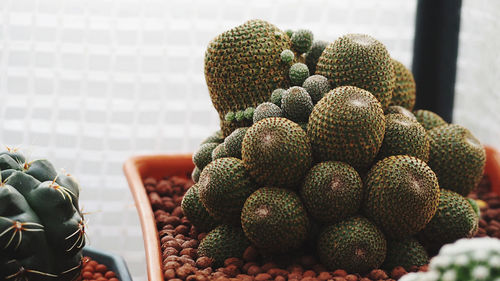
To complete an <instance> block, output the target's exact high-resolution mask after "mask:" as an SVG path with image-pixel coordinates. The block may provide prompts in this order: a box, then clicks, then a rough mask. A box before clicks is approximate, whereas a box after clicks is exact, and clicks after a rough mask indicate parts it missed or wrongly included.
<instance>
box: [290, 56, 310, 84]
mask: <svg viewBox="0 0 500 281" xmlns="http://www.w3.org/2000/svg"><path fill="white" fill-rule="evenodd" d="M289 76H290V82H291V83H292V85H293V86H301V85H302V83H304V81H305V80H306V79H307V77H309V69H308V68H307V65H305V64H303V63H301V62H298V63H294V64H293V65H292V66H291V67H290V72H289Z"/></svg>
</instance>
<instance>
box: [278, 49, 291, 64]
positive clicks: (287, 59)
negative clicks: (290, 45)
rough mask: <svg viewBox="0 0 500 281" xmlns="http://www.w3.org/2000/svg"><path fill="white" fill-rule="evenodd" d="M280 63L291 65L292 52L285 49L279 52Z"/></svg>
mask: <svg viewBox="0 0 500 281" xmlns="http://www.w3.org/2000/svg"><path fill="white" fill-rule="evenodd" d="M280 57H281V61H282V62H284V63H291V62H292V61H293V59H294V57H295V56H294V54H293V52H292V51H290V50H288V49H286V50H283V52H281V55H280Z"/></svg>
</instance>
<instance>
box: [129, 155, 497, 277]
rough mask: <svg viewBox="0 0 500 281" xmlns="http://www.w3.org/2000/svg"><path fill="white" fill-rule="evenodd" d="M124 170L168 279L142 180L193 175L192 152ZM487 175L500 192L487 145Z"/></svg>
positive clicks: (155, 268) (137, 160) (135, 161)
mask: <svg viewBox="0 0 500 281" xmlns="http://www.w3.org/2000/svg"><path fill="white" fill-rule="evenodd" d="M123 169H124V172H125V176H126V177H127V180H128V183H129V186H130V190H131V192H132V195H133V196H134V200H135V204H136V208H137V212H138V213H139V218H140V221H141V225H142V233H143V237H144V246H145V250H146V262H147V271H148V277H149V280H150V281H162V280H164V278H163V270H162V257H161V248H160V242H159V239H158V231H157V229H156V222H155V220H154V215H153V210H152V208H151V205H150V203H149V198H148V195H147V193H146V189H145V188H144V185H143V182H142V181H143V179H145V178H147V177H154V178H157V179H160V178H163V177H166V176H186V177H190V175H191V171H192V170H193V169H194V164H193V162H192V160H191V155H152V156H137V157H133V158H130V159H129V160H127V161H126V162H125V164H124V166H123ZM485 174H486V175H488V176H489V178H490V180H491V184H492V189H493V191H495V192H496V193H497V194H500V153H499V152H498V151H496V150H495V149H494V148H492V147H488V146H486V168H485Z"/></svg>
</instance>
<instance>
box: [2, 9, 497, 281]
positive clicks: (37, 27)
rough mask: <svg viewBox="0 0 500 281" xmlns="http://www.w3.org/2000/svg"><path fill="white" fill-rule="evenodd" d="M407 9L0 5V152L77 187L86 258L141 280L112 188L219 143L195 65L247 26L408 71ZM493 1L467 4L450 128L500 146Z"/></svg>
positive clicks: (128, 220) (410, 13)
mask: <svg viewBox="0 0 500 281" xmlns="http://www.w3.org/2000/svg"><path fill="white" fill-rule="evenodd" d="M415 8H416V1H415V0H412V1H400V0H389V1H387V0H385V1H381V0H379V1H371V0H370V1H368V0H366V1H326V0H325V1H319V0H314V1H285V0H280V1H264V0H262V1H252V2H251V3H250V1H242V0H239V1H229V0H228V1H201V0H199V1H163V0H162V1H140V0H128V1H124V0H115V1H105V0H85V1H84V0H78V1H77V0H2V1H0V144H5V145H12V146H20V147H21V149H22V150H23V151H25V152H26V153H27V154H28V155H30V156H31V157H32V158H38V157H46V158H48V159H50V160H52V162H53V163H54V164H55V165H56V166H57V167H60V168H65V169H66V170H67V171H68V172H70V173H72V174H73V175H75V176H76V177H77V178H78V179H79V180H80V183H81V185H82V187H83V191H82V194H81V205H82V206H84V208H85V211H86V212H91V213H92V214H90V215H88V218H89V229H88V234H89V237H90V244H91V245H92V246H94V247H97V248H100V249H105V250H109V251H112V252H115V253H118V254H120V255H122V256H123V257H125V259H126V261H127V263H128V266H129V269H130V271H131V273H132V275H133V277H134V280H139V281H140V280H146V269H145V259H144V252H143V242H142V234H141V230H140V224H139V220H138V217H137V214H136V212H135V207H134V203H133V200H132V197H131V195H130V193H129V191H128V186H127V183H126V180H125V178H124V176H123V174H122V170H121V169H122V168H121V166H122V164H123V162H124V161H125V160H126V159H127V158H128V157H130V156H133V155H138V154H153V153H156V154H158V153H181V152H192V151H194V150H195V149H196V147H197V145H198V143H199V142H200V141H201V140H202V139H203V138H204V137H205V136H207V135H209V134H210V133H211V132H213V131H215V130H217V127H218V118H217V114H216V112H215V110H214V109H213V107H212V104H211V101H210V98H209V95H208V92H207V88H206V85H205V79H204V75H203V55H204V51H205V48H206V46H207V44H208V42H209V41H210V40H211V39H212V38H213V37H215V36H216V35H217V34H219V33H221V32H223V31H225V30H227V29H229V28H231V27H233V26H236V25H239V24H241V23H243V22H244V21H245V20H248V19H252V18H262V19H265V20H268V21H270V22H272V23H274V24H276V25H277V26H278V27H280V28H282V29H287V28H292V29H297V28H307V29H310V30H312V31H313V32H314V34H315V36H316V38H318V39H322V40H327V41H333V40H334V39H335V38H337V37H338V36H339V35H342V34H345V33H351V32H359V33H367V34H371V35H372V36H374V37H376V38H377V39H379V40H380V41H382V42H383V43H384V44H386V46H387V48H388V50H389V52H390V53H391V55H392V56H393V57H394V58H396V59H399V60H400V61H402V62H403V63H404V64H405V65H407V66H411V58H412V44H413V33H414V20H415ZM499 11H500V6H499V2H498V1H494V0H490V1H486V0H483V1H472V0H466V1H464V8H463V13H462V20H463V25H462V30H463V32H462V33H461V38H460V42H461V46H460V50H459V56H460V58H459V63H458V76H457V93H456V103H455V117H456V119H455V121H456V122H457V123H460V124H463V125H465V126H467V127H468V128H470V129H471V130H472V131H473V132H474V133H475V134H476V136H478V137H479V139H480V140H482V141H483V142H484V143H489V144H493V145H495V146H497V147H499V146H500V142H499V141H498V140H499V139H500V135H499V132H500V117H499V113H498V112H497V110H498V106H499V105H500V93H499V90H498V89H499V87H500V82H499V81H498V80H499V79H498V78H500V71H499V65H500V61H499V56H498V55H497V52H498V50H500V46H499V44H500V37H499V36H498V30H499V20H498V17H497V16H498V12H499Z"/></svg>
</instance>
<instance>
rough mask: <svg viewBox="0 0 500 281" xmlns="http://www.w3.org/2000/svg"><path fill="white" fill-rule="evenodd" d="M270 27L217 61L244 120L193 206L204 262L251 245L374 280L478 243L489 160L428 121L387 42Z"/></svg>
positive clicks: (230, 127) (235, 39) (218, 41)
mask: <svg viewBox="0 0 500 281" xmlns="http://www.w3.org/2000/svg"><path fill="white" fill-rule="evenodd" d="M263 26H264V27H270V26H272V25H270V24H268V23H265V22H263V21H259V20H254V21H250V22H247V23H245V24H243V25H242V26H239V27H236V28H234V29H232V30H230V31H227V32H225V33H223V34H222V35H220V36H218V37H216V38H215V39H214V41H213V42H211V43H210V45H209V50H208V51H207V55H206V58H205V70H206V72H205V74H206V79H207V82H208V84H209V91H210V95H211V97H212V101H213V103H214V105H216V108H217V110H219V109H221V108H223V106H221V104H222V103H225V104H229V101H230V103H231V108H230V110H229V111H228V110H227V108H226V107H224V109H225V111H220V110H219V113H221V114H222V115H223V116H224V121H223V122H222V123H221V124H222V128H221V131H219V132H217V133H215V134H214V135H213V136H210V137H208V138H207V139H206V140H205V141H204V142H203V144H202V145H201V146H200V148H199V149H198V151H197V152H196V153H194V155H193V162H194V164H195V165H196V168H195V169H194V171H193V174H192V178H193V180H194V182H195V185H194V186H193V187H192V188H191V189H190V190H189V191H188V193H187V194H188V195H189V196H188V195H186V198H185V200H184V201H183V202H182V208H183V210H184V213H185V214H186V216H187V217H188V218H189V219H190V220H191V221H192V222H193V224H194V225H195V226H197V227H199V228H200V229H203V230H204V231H210V233H209V234H208V236H207V238H205V239H204V240H203V241H201V244H200V247H201V248H202V249H203V251H201V252H200V253H201V254H204V255H206V256H209V257H211V258H213V259H214V260H215V263H216V264H220V263H221V262H223V258H228V257H229V256H227V255H224V254H223V253H230V254H231V255H233V256H234V255H236V256H240V255H241V254H242V253H241V251H242V249H244V247H243V245H249V244H253V245H254V246H255V247H256V248H257V249H259V250H260V252H261V254H262V255H264V256H269V255H271V256H272V255H274V254H282V253H285V252H292V251H294V250H297V249H299V248H300V247H301V245H304V244H305V243H307V245H315V252H316V254H317V256H318V257H319V258H320V260H321V262H322V263H323V264H324V265H325V266H327V267H328V268H330V269H331V270H335V269H338V268H342V269H345V270H347V271H349V272H353V273H356V272H358V273H363V272H366V271H368V270H371V269H374V268H378V267H381V266H382V267H385V268H389V269H391V268H390V267H391V266H395V265H403V266H405V267H406V268H409V267H411V266H421V265H423V264H426V263H427V262H428V258H429V254H430V255H432V254H434V253H435V251H436V250H438V249H439V248H440V247H441V246H442V245H444V244H445V243H450V242H453V241H455V240H457V239H460V238H466V237H472V236H473V235H474V234H475V232H476V231H477V228H478V220H479V219H478V218H479V214H478V213H477V212H476V211H477V210H476V208H474V207H473V204H471V203H470V201H468V200H466V199H465V197H464V196H467V194H468V193H469V192H470V191H471V190H472V189H474V187H475V186H476V185H477V184H478V182H479V180H480V178H481V176H482V173H483V169H484V165H485V151H484V149H483V147H482V146H481V144H480V143H479V141H478V140H477V139H476V138H475V137H474V136H473V135H472V134H471V133H470V132H469V131H468V130H467V129H466V128H463V127H462V126H459V125H452V124H448V123H447V122H445V121H444V120H443V119H441V118H440V117H439V116H438V115H437V114H435V113H432V112H430V111H426V110H416V111H414V109H413V106H414V104H415V97H416V91H415V82H414V80H413V75H412V74H411V72H410V71H409V70H408V69H407V68H406V67H405V66H404V65H402V64H401V63H400V62H398V61H396V60H395V59H393V58H391V57H390V55H389V53H388V51H387V49H386V47H385V46H384V45H383V44H382V43H381V42H379V41H377V40H376V39H374V38H373V37H371V36H368V35H363V34H347V35H345V36H342V37H340V38H338V39H337V40H335V41H334V42H331V43H327V42H325V41H315V39H314V36H313V34H312V32H310V31H307V30H298V31H287V32H281V31H279V30H278V29H277V28H275V27H274V26H272V29H273V30H274V32H272V33H269V32H265V31H263V30H262V27H263ZM249 38H251V39H252V40H249ZM276 40H278V41H279V42H276ZM249 44H250V45H251V46H249ZM213 49H216V50H217V52H218V53H219V54H224V56H223V57H222V58H223V59H221V58H214V57H213V56H214V55H213V54H214V52H213ZM259 50H260V51H259ZM244 53H247V55H248V56H245V55H244ZM254 54H255V55H254ZM250 57H251V58H252V59H251V60H250ZM217 63H220V65H218V64H217ZM266 67H267V68H266ZM271 69H272V70H271ZM278 69H279V71H278ZM219 70H220V71H228V72H230V73H228V72H226V73H223V72H219ZM233 70H234V71H233ZM214 77H215V78H214ZM235 89H237V90H235ZM235 91H236V92H237V93H236V92H235ZM249 108H250V109H249ZM235 110H237V112H240V113H236V114H235V113H233V112H234V111H235ZM228 112H229V113H228ZM233 115H234V116H233ZM238 116H240V117H238ZM227 229H230V230H231V231H228V230H227ZM211 245H218V246H217V247H221V246H220V245H224V249H225V250H223V249H220V250H217V249H215V248H214V249H212V248H213V247H215V246H213V247H212V246H211ZM231 245H234V248H231V247H232V246H231ZM228 247H229V248H228ZM229 249H231V250H229Z"/></svg>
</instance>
